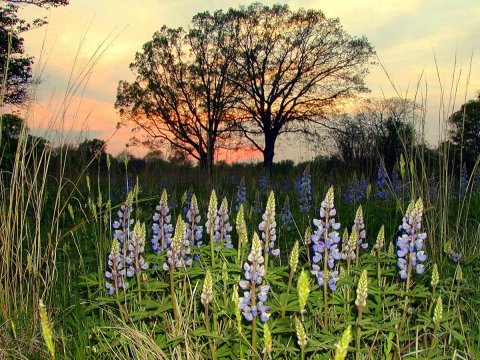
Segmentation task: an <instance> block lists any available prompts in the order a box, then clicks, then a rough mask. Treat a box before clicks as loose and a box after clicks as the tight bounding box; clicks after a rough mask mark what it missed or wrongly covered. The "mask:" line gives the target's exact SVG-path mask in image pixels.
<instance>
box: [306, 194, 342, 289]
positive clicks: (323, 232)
mask: <svg viewBox="0 0 480 360" xmlns="http://www.w3.org/2000/svg"><path fill="white" fill-rule="evenodd" d="M333 201H334V193H333V187H331V188H330V189H329V190H328V192H327V195H326V197H325V199H324V200H323V201H322V204H321V207H320V218H319V219H314V220H313V224H314V225H315V226H316V228H317V229H316V230H315V232H314V233H313V235H312V236H311V239H312V251H313V257H312V263H313V265H312V274H313V275H315V277H316V278H317V281H318V285H319V286H323V285H324V281H325V279H326V278H328V285H329V287H330V290H332V291H335V290H336V285H335V284H336V282H337V280H338V272H337V271H332V270H333V269H334V268H335V261H336V260H340V259H341V258H342V254H341V253H340V251H339V249H338V246H339V243H340V236H339V234H338V232H337V230H339V229H340V223H337V222H336V221H335V218H334V216H335V215H336V213H337V212H336V210H335V207H334V203H333ZM325 259H326V261H327V268H328V271H327V272H328V273H327V274H325V264H324V261H325ZM321 263H323V265H324V266H323V270H322V269H321V268H320V264H321Z"/></svg>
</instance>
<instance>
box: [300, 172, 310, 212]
mask: <svg viewBox="0 0 480 360" xmlns="http://www.w3.org/2000/svg"><path fill="white" fill-rule="evenodd" d="M299 195H300V196H299V210H300V212H304V213H308V212H310V207H311V203H312V177H311V175H310V165H308V166H307V168H306V169H305V171H304V172H303V176H302V179H301V180H300V194H299Z"/></svg>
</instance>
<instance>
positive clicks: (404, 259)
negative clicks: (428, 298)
mask: <svg viewBox="0 0 480 360" xmlns="http://www.w3.org/2000/svg"><path fill="white" fill-rule="evenodd" d="M422 216H423V203H422V199H418V201H417V202H416V203H413V202H412V203H410V205H409V206H408V208H407V212H406V213H405V217H404V218H403V223H402V225H400V227H399V230H400V231H401V232H402V235H400V236H399V237H398V239H397V256H398V261H397V265H398V267H399V268H400V277H401V278H402V279H404V280H405V279H407V277H408V274H409V271H410V269H414V270H415V271H416V273H417V274H423V272H424V271H425V266H424V265H423V264H422V263H423V262H424V261H425V260H426V259H427V255H426V254H425V251H423V242H424V241H425V239H426V238H427V234H426V233H422V232H421V230H422Z"/></svg>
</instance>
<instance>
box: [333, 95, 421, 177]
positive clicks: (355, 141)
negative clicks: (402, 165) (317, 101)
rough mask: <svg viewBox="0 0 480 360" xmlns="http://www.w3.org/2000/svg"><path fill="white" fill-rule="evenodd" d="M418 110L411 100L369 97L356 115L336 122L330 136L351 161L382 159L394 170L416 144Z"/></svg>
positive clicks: (345, 159)
mask: <svg viewBox="0 0 480 360" xmlns="http://www.w3.org/2000/svg"><path fill="white" fill-rule="evenodd" d="M418 110H419V106H418V105H417V104H415V103H414V102H413V101H411V100H406V99H399V98H390V99H374V98H371V99H366V100H365V101H364V102H363V103H362V104H361V105H360V106H359V108H358V110H357V111H356V113H355V114H353V115H346V114H344V115H342V116H340V117H339V118H337V120H336V121H334V123H333V124H332V127H331V129H330V131H329V132H330V136H331V138H332V140H333V141H334V143H335V144H336V147H337V149H338V151H339V154H340V155H341V157H342V158H343V160H344V161H345V162H346V163H347V164H349V165H351V164H355V163H357V164H359V165H362V164H364V163H365V162H368V161H369V160H372V161H373V160H376V159H377V160H378V159H381V161H382V162H383V163H384V164H385V167H386V169H387V171H389V172H390V171H392V169H393V167H394V166H395V163H396V162H397V161H398V159H399V158H400V155H401V154H402V153H404V152H405V151H406V150H408V149H409V148H410V147H411V146H414V145H415V144H416V139H415V131H414V127H413V120H414V118H415V117H416V116H419V114H418Z"/></svg>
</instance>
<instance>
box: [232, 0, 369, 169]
mask: <svg viewBox="0 0 480 360" xmlns="http://www.w3.org/2000/svg"><path fill="white" fill-rule="evenodd" d="M229 16H230V17H231V20H230V21H231V25H230V26H231V29H232V30H231V31H232V32H233V33H234V34H235V35H234V38H235V42H236V49H237V53H236V56H235V58H234V62H235V66H234V67H233V70H234V71H233V73H232V81H233V82H234V84H236V85H237V86H238V88H239V90H241V94H242V95H243V97H242V99H241V101H240V102H239V103H238V104H237V108H238V109H239V111H240V120H241V121H240V122H239V123H238V126H239V128H240V129H241V130H242V133H243V134H244V135H245V136H246V137H247V138H248V139H249V140H250V141H251V142H252V144H253V145H254V146H255V148H256V149H258V150H259V151H261V152H262V154H263V156H264V165H265V166H267V167H270V166H271V165H272V162H273V158H274V155H275V142H276V140H277V137H278V136H279V135H281V134H283V133H288V132H306V133H311V131H312V126H313V125H315V124H318V123H321V119H323V118H325V115H326V114H327V113H328V112H329V110H330V109H331V106H333V105H334V104H336V103H337V102H338V101H339V100H341V99H346V98H349V97H351V96H353V95H354V94H356V93H358V92H362V91H365V90H366V87H365V84H364V80H363V79H364V77H365V75H366V73H367V69H366V67H365V66H366V65H367V63H368V61H369V60H370V58H371V57H372V56H373V55H374V51H373V47H372V46H371V45H370V43H369V42H368V41H367V39H366V38H365V37H361V38H357V37H352V36H350V35H349V34H347V33H346V32H345V31H344V30H343V29H342V27H341V25H340V22H339V20H338V19H328V18H326V17H325V15H324V14H323V13H322V12H321V11H320V10H304V9H301V10H297V11H292V10H290V9H289V8H288V6H287V5H274V6H272V7H268V6H264V5H261V4H259V3H255V4H253V5H250V6H248V7H246V8H245V7H242V8H240V9H232V10H230V11H229ZM258 136H259V137H258Z"/></svg>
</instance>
